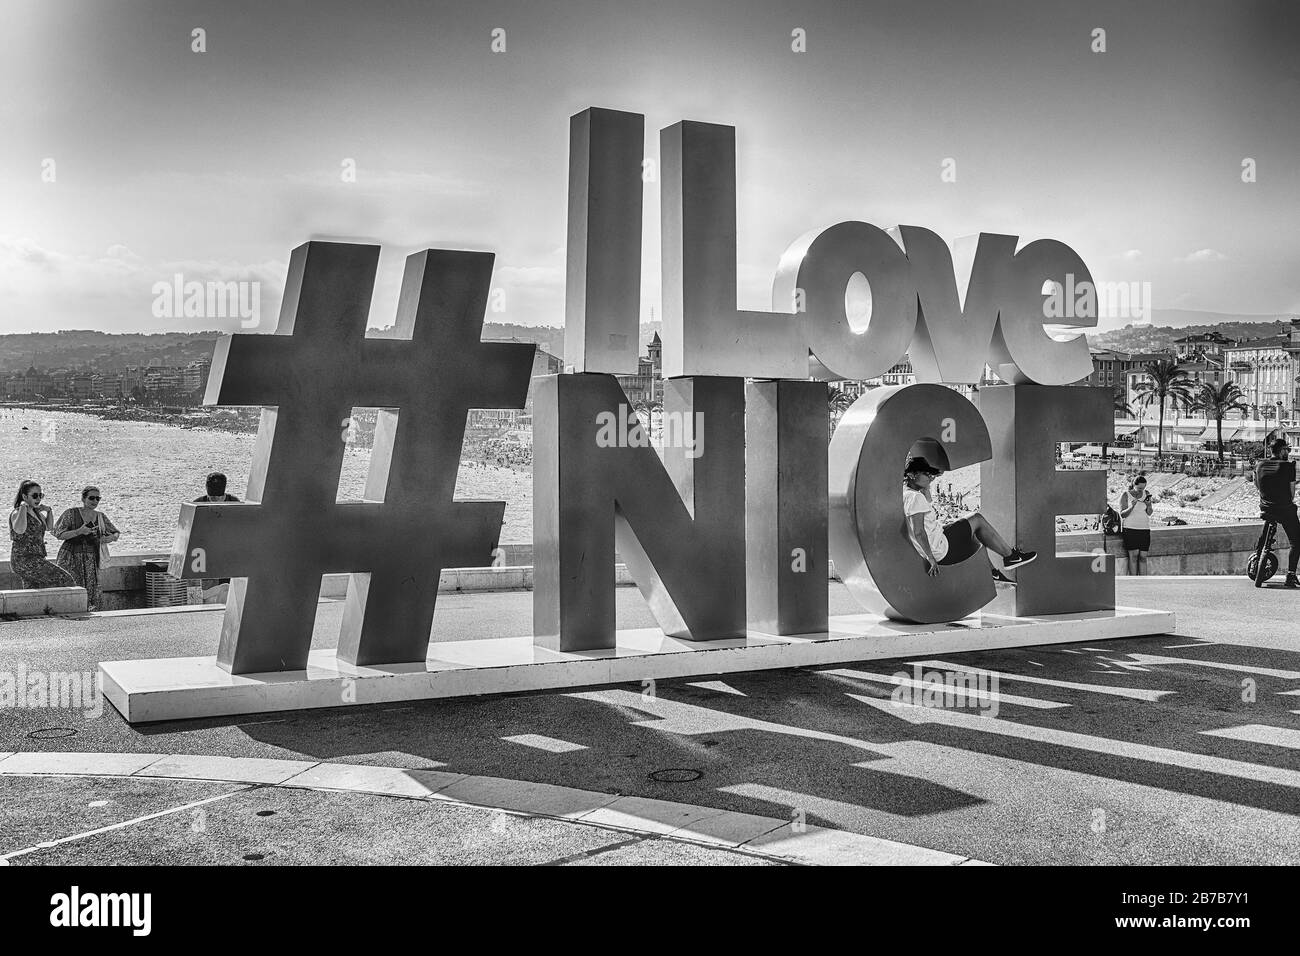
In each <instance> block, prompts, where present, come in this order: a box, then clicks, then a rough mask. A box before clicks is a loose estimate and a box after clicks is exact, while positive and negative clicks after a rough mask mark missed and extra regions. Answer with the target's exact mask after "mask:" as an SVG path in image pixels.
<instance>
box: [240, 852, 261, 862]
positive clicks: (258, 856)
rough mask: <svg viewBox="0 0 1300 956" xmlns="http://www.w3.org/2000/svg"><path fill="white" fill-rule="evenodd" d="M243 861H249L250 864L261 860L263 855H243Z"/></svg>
mask: <svg viewBox="0 0 1300 956" xmlns="http://www.w3.org/2000/svg"><path fill="white" fill-rule="evenodd" d="M244 859H245V860H249V861H250V862H251V861H254V860H260V859H263V854H261V853H245V854H244Z"/></svg>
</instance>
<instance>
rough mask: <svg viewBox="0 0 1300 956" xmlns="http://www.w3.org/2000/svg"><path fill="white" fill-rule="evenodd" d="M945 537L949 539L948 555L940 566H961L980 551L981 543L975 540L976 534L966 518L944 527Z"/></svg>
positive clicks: (941, 561)
mask: <svg viewBox="0 0 1300 956" xmlns="http://www.w3.org/2000/svg"><path fill="white" fill-rule="evenodd" d="M943 536H944V537H945V538H947V539H948V553H947V554H945V555H944V556H943V558H942V560H940V561H939V563H940V564H944V565H947V564H961V563H962V562H963V561H965V560H966V559H967V558H969V557H971V556H972V555H974V554H975V552H976V551H978V550H979V549H980V543H979V542H978V541H976V540H975V532H974V531H972V530H971V526H970V522H969V521H967V520H966V519H965V518H962V519H961V520H960V521H954V522H953V523H952V524H950V525H944V528H943Z"/></svg>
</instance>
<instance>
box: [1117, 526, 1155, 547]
mask: <svg viewBox="0 0 1300 956" xmlns="http://www.w3.org/2000/svg"><path fill="white" fill-rule="evenodd" d="M1123 537H1124V550H1125V551H1150V550H1151V531H1150V529H1148V528H1125V529H1124V531H1123Z"/></svg>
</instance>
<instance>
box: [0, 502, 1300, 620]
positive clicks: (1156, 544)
mask: <svg viewBox="0 0 1300 956" xmlns="http://www.w3.org/2000/svg"><path fill="white" fill-rule="evenodd" d="M1259 529H1260V523H1259V522H1258V521H1245V522H1242V523H1240V524H1237V525H1213V526H1204V527H1200V526H1182V527H1174V528H1153V529H1152V530H1151V551H1150V552H1149V553H1148V556H1147V573H1148V574H1244V573H1245V570H1246V562H1247V561H1248V560H1249V558H1250V555H1251V552H1253V551H1254V549H1255V542H1256V540H1257V539H1258V537H1259ZM1277 543H1278V556H1279V558H1280V559H1281V560H1282V562H1283V564H1282V567H1284V568H1285V566H1286V565H1285V562H1286V557H1287V550H1288V549H1287V547H1286V545H1288V544H1289V542H1287V541H1286V536H1285V534H1283V533H1281V532H1279V533H1278V540H1277ZM1103 546H1104V547H1105V549H1106V551H1107V552H1108V553H1110V554H1113V555H1115V568H1116V571H1117V573H1119V574H1121V575H1123V574H1128V573H1129V568H1128V557H1127V555H1126V554H1125V553H1124V549H1123V544H1122V542H1121V540H1120V538H1119V537H1118V536H1113V537H1109V536H1108V537H1106V538H1105V539H1104V540H1103V537H1102V535H1101V533H1100V532H1096V531H1077V532H1071V533H1067V534H1058V535H1057V536H1056V549H1057V551H1058V552H1066V551H1074V552H1078V551H1087V552H1091V551H1095V550H1096V549H1097V548H1100V547H1103ZM501 548H502V556H501V557H502V566H501V567H496V568H456V569H449V570H445V571H443V572H442V577H441V579H440V581H439V585H438V589H439V590H440V591H466V592H468V591H511V590H521V589H522V590H531V589H532V587H533V568H532V563H533V546H532V545H531V544H506V545H502V546H501ZM167 557H168V556H167V555H166V554H162V553H146V554H117V555H113V556H112V557H111V558H109V559H108V562H107V563H106V564H105V565H104V567H103V568H101V569H100V591H101V592H102V607H103V609H104V610H106V611H108V610H118V609H123V608H137V607H144V605H145V581H144V567H143V563H144V562H145V561H163V562H165V561H166V560H167ZM616 560H617V556H616ZM615 573H616V581H617V583H618V584H619V585H630V584H632V583H633V582H632V579H631V577H630V576H629V574H628V572H627V568H626V567H625V566H624V565H623V564H621V563H620V564H618V565H617V566H616V572H615ZM831 576H832V577H834V569H833V568H832V572H831ZM347 582H348V576H347V575H346V574H327V575H325V578H324V581H323V582H322V584H321V596H322V597H334V598H341V597H343V596H344V595H345V594H346V593H347ZM21 587H22V582H20V581H19V580H18V578H17V576H16V575H14V574H13V573H12V572H11V571H10V570H9V562H8V561H3V562H0V591H4V590H17V589H20V588H21Z"/></svg>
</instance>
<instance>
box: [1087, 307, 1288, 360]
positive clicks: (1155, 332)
mask: <svg viewBox="0 0 1300 956" xmlns="http://www.w3.org/2000/svg"><path fill="white" fill-rule="evenodd" d="M1189 316H1190V317H1196V316H1205V317H1207V319H1206V321H1203V322H1186V321H1183V322H1179V321H1178V320H1179V319H1185V318H1186V317H1189ZM1171 319H1173V321H1170V320H1171ZM1290 327H1291V325H1290V317H1289V316H1273V315H1264V316H1252V315H1237V316H1223V315H1221V314H1220V313H1216V312H1191V311H1181V312H1180V311H1178V310H1169V311H1168V312H1166V311H1164V310H1161V309H1153V310H1152V321H1151V323H1150V324H1142V325H1129V326H1125V327H1124V328H1122V329H1112V330H1111V331H1109V332H1102V333H1100V334H1089V335H1088V344H1089V345H1091V346H1093V347H1094V348H1099V349H1115V350H1116V351H1120V352H1160V351H1164V350H1165V349H1169V348H1172V347H1173V344H1174V341H1175V340H1176V339H1181V338H1183V337H1184V336H1187V335H1196V334H1199V333H1202V332H1218V333H1219V334H1220V335H1223V336H1226V337H1227V338H1230V339H1234V340H1236V341H1238V342H1242V341H1246V340H1248V339H1262V338H1268V337H1269V336H1271V335H1279V334H1282V333H1284V332H1287V331H1289V330H1290Z"/></svg>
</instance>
